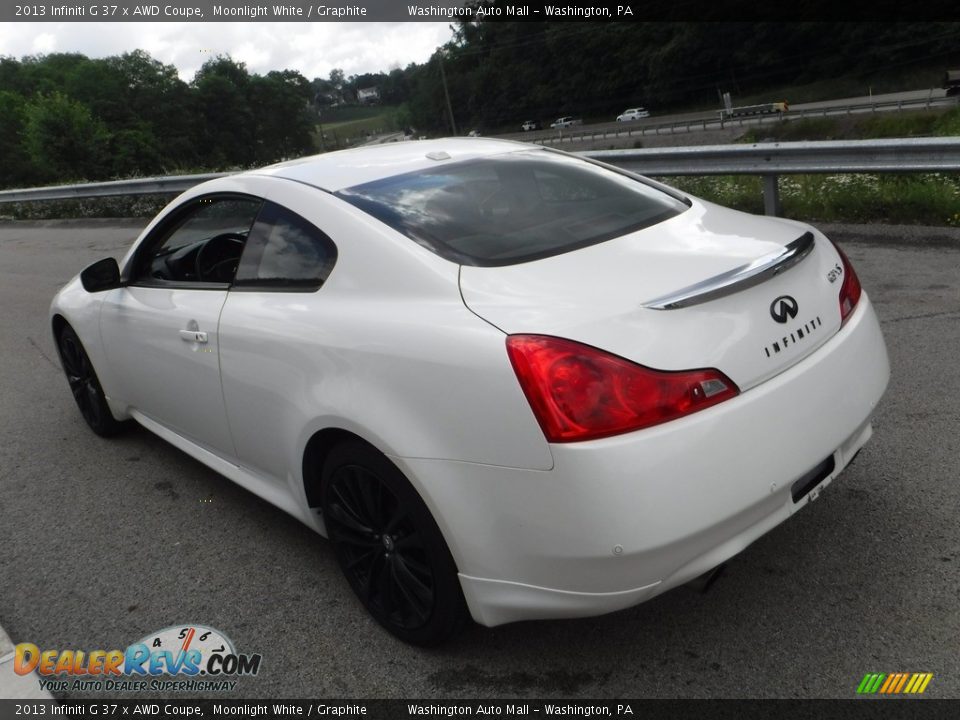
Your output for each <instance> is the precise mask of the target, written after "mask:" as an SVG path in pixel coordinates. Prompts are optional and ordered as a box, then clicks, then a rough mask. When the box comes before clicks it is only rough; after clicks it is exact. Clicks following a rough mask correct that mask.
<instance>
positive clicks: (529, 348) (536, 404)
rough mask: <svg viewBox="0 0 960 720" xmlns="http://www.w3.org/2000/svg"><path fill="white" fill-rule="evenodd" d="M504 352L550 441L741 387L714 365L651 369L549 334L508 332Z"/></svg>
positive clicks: (657, 418)
mask: <svg viewBox="0 0 960 720" xmlns="http://www.w3.org/2000/svg"><path fill="white" fill-rule="evenodd" d="M507 354H508V355H509V356H510V362H511V363H513V369H514V370H515V371H516V373H517V378H518V379H519V380H520V387H521V388H523V392H524V394H525V395H526V396H527V400H528V401H529V402H530V406H531V407H532V408H533V414H534V415H536V417H537V420H538V421H539V423H540V427H541V428H543V433H544V435H546V437H547V440H548V441H549V442H574V441H578V440H592V439H595V438H601V437H607V436H609V435H617V434H619V433H624V432H629V431H631V430H639V429H640V428H645V427H649V426H651V425H657V424H659V423H663V422H667V421H668V420H674V419H676V418H679V417H683V416H684V415H689V414H690V413H695V412H697V411H698V410H703V409H704V408H708V407H710V406H711V405H716V404H717V403H719V402H723V401H724V400H727V399H729V398H732V397H733V396H735V395H736V394H737V393H739V390H738V389H737V386H736V385H734V383H733V382H732V381H731V380H730V379H729V378H728V377H727V376H726V375H724V374H723V373H721V372H719V371H718V370H710V369H707V370H685V371H681V372H664V371H660V370H651V369H650V368H646V367H643V366H642V365H637V364H636V363H632V362H630V361H629V360H624V359H623V358H621V357H618V356H616V355H611V354H610V353H606V352H603V351H602V350H597V349H596V348H594V347H590V346H589V345H581V344H580V343H577V342H573V341H572V340H563V339H561V338H555V337H549V336H547V335H510V336H509V337H508V338H507Z"/></svg>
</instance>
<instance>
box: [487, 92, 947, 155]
mask: <svg viewBox="0 0 960 720" xmlns="http://www.w3.org/2000/svg"><path fill="white" fill-rule="evenodd" d="M782 99H783V98H771V102H773V101H775V100H782ZM958 102H960V100H958V99H957V98H948V97H946V95H945V91H944V90H943V89H941V88H930V89H927V90H909V91H904V92H896V93H885V94H881V95H866V96H860V97H850V98H838V99H836V100H822V101H818V102H810V103H796V104H791V105H790V111H789V113H787V114H786V115H785V116H784V117H786V118H789V119H791V120H796V119H800V118H805V117H826V116H828V115H846V114H856V115H860V114H865V113H871V112H894V111H898V110H901V109H903V110H920V109H924V108H927V107H953V106H955V105H957V103H958ZM780 119H781V118H780V117H779V116H777V115H775V114H771V115H755V116H746V117H739V118H732V119H727V120H725V121H724V122H723V123H721V122H720V119H719V112H718V110H703V111H698V112H689V113H671V114H668V115H658V114H656V113H655V112H654V115H653V116H652V117H649V118H645V119H643V120H633V121H629V122H616V120H612V121H610V122H601V123H592V124H589V125H578V126H574V127H572V128H568V129H565V130H563V131H559V130H554V129H551V128H549V122H550V121H549V120H547V121H546V122H545V124H544V129H543V130H534V131H529V132H515V133H507V134H504V135H500V136H498V137H503V138H507V139H511V140H522V141H524V142H536V143H540V144H545V145H563V144H565V143H571V142H573V141H574V140H578V141H579V140H587V141H589V140H603V139H608V138H614V137H637V138H641V137H644V136H647V135H660V134H670V135H672V134H678V133H689V132H696V131H711V130H712V131H717V130H722V129H724V128H747V127H750V126H758V125H764V124H769V123H774V122H779V121H780ZM523 121H524V119H523V118H518V119H517V125H518V127H519V125H520V123H522V122H523Z"/></svg>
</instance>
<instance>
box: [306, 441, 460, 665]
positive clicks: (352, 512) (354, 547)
mask: <svg viewBox="0 0 960 720" xmlns="http://www.w3.org/2000/svg"><path fill="white" fill-rule="evenodd" d="M322 507H323V516H324V520H325V522H326V526H327V534H328V536H329V538H330V541H331V543H333V548H334V552H335V553H336V556H337V561H338V562H339V564H340V569H341V570H342V571H343V574H344V576H345V577H346V579H347V582H349V583H350V587H352V588H353V591H354V592H355V593H356V595H357V597H358V598H359V599H360V602H362V603H363V605H364V607H366V609H367V611H368V612H369V613H370V614H371V615H373V617H374V618H375V619H376V620H377V622H379V623H380V624H381V625H382V626H383V627H384V628H386V629H387V630H388V631H389V632H390V633H392V634H393V635H395V636H396V637H398V638H400V639H401V640H403V641H405V642H408V643H411V644H414V645H420V646H425V647H426V646H431V645H437V644H440V643H442V642H443V641H445V640H447V639H449V638H450V637H452V636H453V635H455V634H457V633H458V632H459V631H460V630H461V629H462V627H463V625H464V624H465V622H466V620H467V618H468V612H467V607H466V602H465V601H464V599H463V591H462V590H461V589H460V581H459V579H458V577H457V567H456V564H455V563H454V560H453V557H452V556H451V554H450V550H449V548H448V547H447V544H446V542H444V539H443V535H442V534H441V533H440V529H439V528H438V527H437V523H436V522H435V521H434V519H433V516H432V515H431V514H430V511H429V510H428V509H427V506H426V505H425V504H424V502H423V500H421V499H420V496H419V495H418V494H417V492H416V491H415V490H414V489H413V487H412V486H411V485H410V483H409V482H408V481H407V479H406V478H405V477H404V476H403V474H402V473H401V472H400V471H399V470H398V469H397V467H396V466H395V465H394V464H393V463H391V462H390V461H389V460H388V459H387V458H386V457H385V456H384V455H383V454H381V453H380V452H378V451H377V450H376V449H375V448H373V447H372V446H370V445H368V444H367V443H364V442H362V441H359V440H357V441H349V442H346V443H342V444H340V445H338V446H336V447H335V448H333V450H331V451H330V454H329V455H328V456H327V459H326V462H325V463H324V466H323V471H322Z"/></svg>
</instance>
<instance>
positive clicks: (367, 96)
mask: <svg viewBox="0 0 960 720" xmlns="http://www.w3.org/2000/svg"><path fill="white" fill-rule="evenodd" d="M357 102H359V103H378V102H380V88H377V87H369V88H360V89H359V90H357Z"/></svg>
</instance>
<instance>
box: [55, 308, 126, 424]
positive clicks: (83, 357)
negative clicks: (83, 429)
mask: <svg viewBox="0 0 960 720" xmlns="http://www.w3.org/2000/svg"><path fill="white" fill-rule="evenodd" d="M57 351H58V352H59V353H60V363H61V365H63V372H64V374H65V375H66V376H67V383H68V384H69V385H70V391H71V392H72V393H73V399H74V400H75V401H76V403H77V407H79V408H80V413H81V414H82V415H83V419H84V420H86V421H87V425H89V426H90V429H91V430H93V431H94V432H95V433H96V434H97V435H99V436H100V437H112V436H113V435H116V434H117V433H119V432H121V431H122V430H123V429H124V428H125V427H126V423H122V422H119V421H118V420H117V419H116V418H114V417H113V413H112V412H110V406H109V405H107V399H106V397H105V396H104V394H103V388H102V387H101V386H100V380H99V378H97V373H96V372H95V371H94V369H93V364H92V363H91V362H90V358H89V356H88V355H87V351H86V350H84V349H83V343H81V342H80V338H79V337H77V333H76V332H74V329H73V328H72V327H70V326H69V325H64V326H63V329H62V330H61V331H60V334H59V335H58V336H57Z"/></svg>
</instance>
